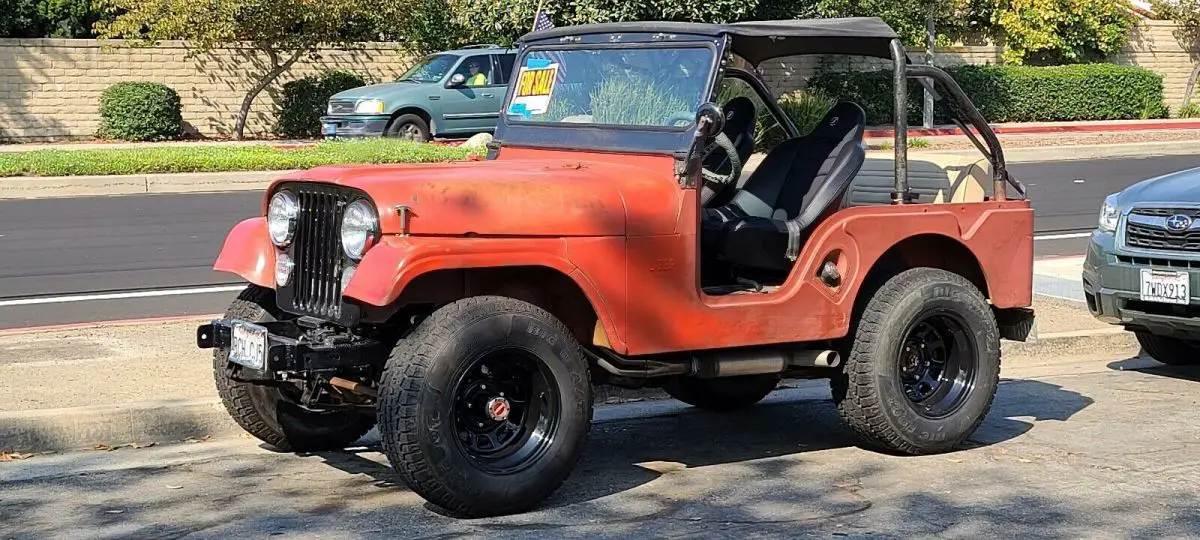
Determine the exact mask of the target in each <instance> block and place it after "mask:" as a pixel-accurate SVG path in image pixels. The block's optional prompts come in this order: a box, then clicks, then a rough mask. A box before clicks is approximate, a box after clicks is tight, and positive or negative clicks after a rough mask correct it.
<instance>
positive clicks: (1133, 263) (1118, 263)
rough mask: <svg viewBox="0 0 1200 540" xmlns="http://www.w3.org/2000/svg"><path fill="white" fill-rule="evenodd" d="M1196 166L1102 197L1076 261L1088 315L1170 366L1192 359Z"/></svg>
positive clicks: (1198, 321) (1197, 254) (1197, 353)
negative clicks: (1133, 338) (1126, 334)
mask: <svg viewBox="0 0 1200 540" xmlns="http://www.w3.org/2000/svg"><path fill="white" fill-rule="evenodd" d="M1198 289H1200V168H1196V169H1190V170H1186V171H1180V172H1176V173H1172V174H1167V175H1164V176H1160V177H1157V178H1151V179H1149V180H1144V181H1142V182H1140V183H1137V184H1134V185H1132V186H1130V187H1128V188H1126V189H1125V190H1123V191H1121V192H1119V193H1114V194H1112V195H1109V196H1108V198H1107V199H1105V201H1104V205H1103V207H1102V208H1101V211H1100V223H1099V227H1098V228H1097V229H1096V231H1095V232H1093V233H1092V239H1091V243H1090V245H1089V246H1088V251H1087V257H1086V258H1085V259H1084V263H1083V293H1084V298H1085V300H1087V305H1088V309H1089V310H1090V311H1091V312H1092V315H1094V316H1096V317H1097V318H1098V319H1100V320H1102V321H1106V322H1109V323H1112V324H1116V325H1121V326H1123V327H1125V329H1126V330H1129V331H1131V332H1134V333H1135V334H1136V335H1137V339H1138V342H1140V343H1141V345H1142V347H1143V348H1144V349H1145V351H1146V353H1147V354H1149V355H1150V356H1152V357H1154V359H1155V360H1158V361H1159V362H1162V363H1164V364H1170V365H1200V298H1198V297H1197V290H1198Z"/></svg>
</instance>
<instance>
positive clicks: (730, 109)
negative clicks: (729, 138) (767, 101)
mask: <svg viewBox="0 0 1200 540" xmlns="http://www.w3.org/2000/svg"><path fill="white" fill-rule="evenodd" d="M724 109H725V129H723V130H722V131H724V132H725V133H727V134H733V135H736V134H739V133H743V132H745V131H746V130H748V129H750V128H751V127H753V126H755V125H756V124H757V122H756V120H757V119H758V110H757V109H756V108H755V107H754V102H753V101H751V100H750V98H748V97H745V96H739V97H735V98H733V99H731V100H729V102H728V103H726V104H725V107H724Z"/></svg>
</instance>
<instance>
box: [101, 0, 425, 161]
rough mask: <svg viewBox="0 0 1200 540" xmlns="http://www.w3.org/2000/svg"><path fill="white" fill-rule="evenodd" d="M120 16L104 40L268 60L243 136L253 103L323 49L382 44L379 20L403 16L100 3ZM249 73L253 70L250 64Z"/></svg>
mask: <svg viewBox="0 0 1200 540" xmlns="http://www.w3.org/2000/svg"><path fill="white" fill-rule="evenodd" d="M98 1H99V2H102V3H103V5H104V6H105V8H106V9H107V10H108V11H109V12H110V13H113V14H115V17H114V18H113V19H112V20H111V21H102V22H101V23H99V24H98V25H97V31H98V33H99V35H100V37H102V38H106V39H124V40H125V41H126V43H127V44H131V45H138V44H151V43H154V42H157V41H160V40H172V39H180V40H186V41H187V43H188V46H189V47H190V48H191V49H192V52H193V53H202V52H207V51H210V50H212V49H215V48H217V47H221V46H224V45H229V44H234V43H248V44H250V45H252V46H253V47H254V48H255V49H257V50H258V51H260V52H261V53H263V54H264V55H266V57H267V58H268V62H267V64H266V66H265V67H264V68H262V69H261V70H260V72H259V73H257V74H256V75H255V79H256V81H255V83H254V84H253V85H252V86H251V88H250V89H249V90H248V91H247V93H246V97H245V99H244V100H243V101H242V106H241V109H240V110H239V112H238V118H237V123H236V125H235V128H234V131H235V132H236V135H237V137H238V138H239V139H240V138H242V137H243V136H244V132H245V126H246V119H247V117H248V116H249V113H250V107H251V105H253V103H254V99H255V98H256V97H257V96H258V94H259V93H260V92H262V90H263V89H264V88H266V87H267V86H268V85H270V84H271V83H273V82H274V81H275V80H276V79H278V78H279V76H280V75H282V74H284V73H286V72H287V71H288V70H289V69H291V67H292V65H294V64H295V63H296V62H297V61H299V60H300V59H301V58H303V57H305V56H306V55H313V54H315V53H316V51H317V50H318V49H320V48H322V47H327V46H340V47H353V46H355V44H356V43H357V42H359V41H369V40H374V39H377V38H378V34H377V33H375V32H374V30H375V29H376V27H377V25H378V24H379V21H380V20H385V19H386V18H388V17H392V16H396V15H398V14H402V11H403V9H404V6H405V5H406V4H404V3H402V2H401V1H399V0H98ZM247 67H248V68H249V66H247Z"/></svg>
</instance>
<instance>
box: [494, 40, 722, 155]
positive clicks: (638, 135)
mask: <svg viewBox="0 0 1200 540" xmlns="http://www.w3.org/2000/svg"><path fill="white" fill-rule="evenodd" d="M727 45H728V38H727V37H726V36H713V35H699V34H676V35H669V36H664V35H663V34H652V33H630V34H591V35H580V36H571V37H569V38H562V39H547V40H539V41H534V42H528V43H524V44H522V45H521V47H520V50H519V51H518V52H517V57H516V59H515V60H514V64H513V66H514V68H513V71H514V73H513V77H512V78H511V79H510V80H509V85H508V89H507V90H506V91H505V94H504V100H503V101H502V102H501V103H502V107H503V108H502V110H501V111H500V113H501V114H500V119H499V122H498V123H497V125H496V131H495V135H494V138H495V140H496V142H497V143H498V144H501V145H513V146H524V147H531V148H547V149H564V150H593V151H605V152H620V153H634V154H670V155H674V154H677V153H679V152H682V151H685V150H686V149H687V148H688V147H689V145H690V144H691V139H692V134H693V133H694V132H695V130H696V122H695V121H693V122H691V123H690V124H689V125H687V126H630V125H611V124H587V123H569V122H526V121H521V120H513V119H510V118H509V116H510V115H508V114H504V113H505V111H506V109H507V107H508V104H509V103H510V102H511V101H512V96H513V93H514V92H515V91H516V85H517V80H518V79H517V77H516V66H522V65H525V60H526V57H528V55H529V54H530V53H531V52H536V51H546V50H551V51H560V50H579V49H582V50H594V49H648V48H687V47H707V48H708V49H709V50H710V51H711V52H712V58H711V63H710V65H709V66H708V68H707V69H708V76H707V80H706V82H705V83H704V88H703V89H702V91H701V100H700V101H701V103H705V102H710V101H712V100H713V99H715V97H716V88H717V84H718V83H719V82H720V80H721V77H722V76H723V73H724V68H723V62H724V56H725V50H726V46H727Z"/></svg>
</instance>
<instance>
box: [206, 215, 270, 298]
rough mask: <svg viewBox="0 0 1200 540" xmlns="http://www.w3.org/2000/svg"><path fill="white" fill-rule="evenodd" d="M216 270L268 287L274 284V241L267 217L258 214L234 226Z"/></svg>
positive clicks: (217, 261) (227, 237) (226, 238)
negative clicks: (272, 240)
mask: <svg viewBox="0 0 1200 540" xmlns="http://www.w3.org/2000/svg"><path fill="white" fill-rule="evenodd" d="M213 270H216V271H218V272H229V273H231V274H236V275H238V276H240V277H241V278H242V279H245V280H246V281H249V282H250V283H253V284H255V285H260V286H262V287H266V288H268V289H274V288H275V245H274V244H272V243H271V237H270V234H269V233H268V232H267V219H266V218H263V217H256V218H250V219H247V220H244V221H242V222H240V223H238V224H237V225H234V226H233V230H231V231H229V234H228V235H226V236H225V244H224V245H223V246H221V252H220V254H219V255H217V260H216V262H215V263H213Z"/></svg>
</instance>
